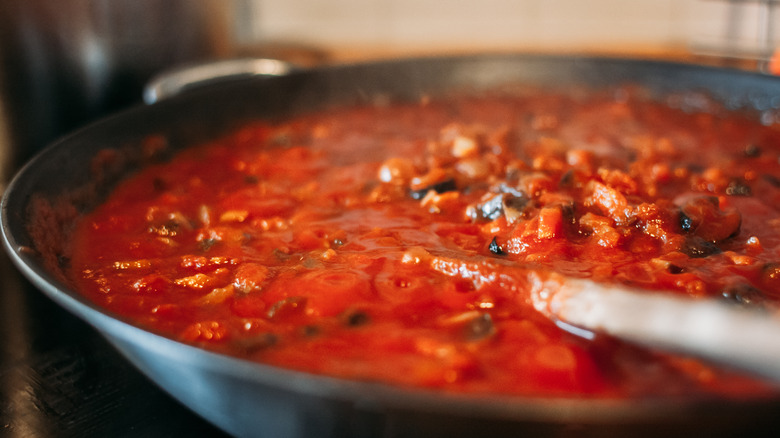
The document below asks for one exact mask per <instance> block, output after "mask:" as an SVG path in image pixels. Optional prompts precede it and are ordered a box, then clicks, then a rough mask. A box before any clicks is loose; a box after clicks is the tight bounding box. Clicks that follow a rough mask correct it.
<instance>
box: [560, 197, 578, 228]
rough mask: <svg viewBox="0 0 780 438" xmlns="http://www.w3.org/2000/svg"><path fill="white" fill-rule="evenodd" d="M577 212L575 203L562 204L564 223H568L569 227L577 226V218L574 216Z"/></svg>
mask: <svg viewBox="0 0 780 438" xmlns="http://www.w3.org/2000/svg"><path fill="white" fill-rule="evenodd" d="M575 210H576V205H575V204H574V202H569V203H568V204H561V215H562V216H563V221H564V222H566V223H568V224H569V225H576V224H577V217H576V216H575V215H574V212H575Z"/></svg>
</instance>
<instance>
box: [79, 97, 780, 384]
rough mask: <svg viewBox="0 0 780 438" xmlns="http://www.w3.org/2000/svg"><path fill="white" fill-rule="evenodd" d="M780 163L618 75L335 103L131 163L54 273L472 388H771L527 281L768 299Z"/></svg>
mask: <svg viewBox="0 0 780 438" xmlns="http://www.w3.org/2000/svg"><path fill="white" fill-rule="evenodd" d="M691 102H694V103H695V105H694V106H692V104H691ZM158 140H159V141H160V142H161V143H164V140H160V139H158ZM779 160H780V130H778V128H777V126H774V125H771V124H762V123H759V122H758V121H756V119H754V118H751V117H748V116H746V115H742V114H735V113H729V112H727V111H724V110H722V109H721V108H719V107H718V106H717V105H715V104H712V103H709V102H707V101H706V100H702V99H698V100H696V99H690V98H686V97H684V96H681V97H677V98H675V97H670V98H669V99H667V100H665V101H662V102H657V101H652V100H649V99H647V98H645V97H644V94H643V93H642V92H641V91H640V90H635V89H633V88H630V87H625V88H618V89H615V90H611V91H610V92H605V93H583V92H573V93H567V94H555V93H549V92H541V91H540V92H536V91H518V92H516V93H496V94H495V95H480V96H474V95H462V96H458V97H449V98H442V99H423V100H421V101H419V102H412V103H409V102H406V103H387V102H384V103H382V104H377V105H365V106H359V107H345V108H337V109H332V110H328V111H321V112H316V113H311V114H304V115H300V116H296V117H292V118H288V119H285V120H280V121H258V122H256V123H253V124H250V125H247V126H246V127H245V128H243V129H241V130H239V131H237V132H235V133H233V134H231V135H228V136H226V137H224V138H222V139H220V140H219V141H215V142H212V143H210V144H205V145H202V146H198V147H193V148H191V149H188V150H186V151H183V152H180V153H178V154H177V155H176V156H175V158H173V159H172V160H170V161H169V162H165V163H159V164H155V165H151V166H148V167H146V168H144V169H143V170H141V171H140V172H139V173H137V174H136V175H134V176H133V177H131V178H129V179H128V180H126V181H125V182H123V183H122V184H121V185H120V186H119V187H118V188H117V189H116V190H115V191H114V192H113V194H112V195H111V196H110V198H109V199H108V200H107V201H106V202H105V203H103V204H102V205H101V206H99V207H98V208H96V209H95V210H94V211H92V212H91V213H89V214H88V215H86V216H85V217H83V218H82V219H81V220H80V222H79V225H78V228H77V230H76V231H75V234H74V237H73V242H72V244H73V257H72V260H71V264H70V266H71V273H72V274H73V276H74V277H75V278H76V281H77V283H78V287H79V288H80V290H81V291H83V293H84V294H85V295H86V296H88V297H89V298H90V299H92V300H94V301H95V302H97V303H99V304H100V305H101V306H104V307H105V308H107V309H109V310H110V311H112V312H114V313H116V314H119V315H121V316H122V317H123V318H125V319H128V320H130V321H132V322H133V323H135V324H137V325H139V326H141V327H144V328H146V329H149V330H152V331H154V332H157V333H161V334H163V335H165V336H168V337H171V338H174V339H177V340H180V341H183V342H186V343H190V344H193V345H197V346H201V347H203V348H206V349H209V350H214V351H217V352H221V353H225V354H228V355H232V356H237V357H241V358H246V359H249V360H253V361H257V362H262V363H267V364H273V365H278V366H281V367H285V368H290V369H295V370H302V371H305V372H311V373H317V374H325V375H330V376H337V377H344V378H349V379H358V380H368V381H381V382H387V383H389V384H393V385H400V386H405V387H418V388H431V389H438V390H445V391H451V392H464V393H474V394H511V395H522V396H553V397H558V396H567V397H568V396H576V397H583V396H585V397H609V398H621V397H629V398H631V397H647V396H670V395H688V396H689V395H696V394H699V395H705V394H721V395H728V396H751V395H755V394H768V393H770V392H771V390H770V389H768V388H767V387H766V386H764V385H763V384H762V383H760V382H757V381H754V380H751V379H749V378H746V377H743V376H739V375H737V374H734V373H730V372H728V371H725V370H722V369H719V368H716V367H714V366H711V365H708V364H705V363H702V362H699V361H697V360H695V359H692V358H686V357H679V356H674V355H669V354H664V353H660V352H655V351H648V350H645V349H641V348H638V347H634V346H631V345H627V344H624V343H622V342H619V341H617V340H614V339H609V338H606V337H604V336H596V337H595V339H591V340H588V339H583V338H579V337H576V336H573V335H571V334H568V333H566V332H564V331H562V330H560V329H559V328H558V327H556V325H555V324H554V323H553V322H551V321H549V320H548V319H547V318H546V317H544V316H543V315H541V314H539V313H537V312H536V311H535V310H534V309H533V306H532V304H531V302H530V297H529V292H528V279H527V278H528V277H527V276H528V273H529V272H534V271H542V272H557V273H559V274H563V275H564V276H569V277H577V278H590V279H593V280H595V281H604V282H619V283H624V284H628V285H631V286H634V287H641V288H645V289H647V290H648V293H677V294H683V295H687V296H692V297H697V298H699V297H700V298H711V299H717V300H724V301H727V302H731V303H732V304H733V305H734V306H746V307H755V308H759V309H763V310H764V311H769V312H775V311H776V310H775V308H776V303H777V302H778V300H780V215H778V206H780V170H779V169H780V161H779ZM654 291H655V292H654ZM660 291H664V292H660Z"/></svg>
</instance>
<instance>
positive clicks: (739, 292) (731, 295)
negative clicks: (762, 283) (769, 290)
mask: <svg viewBox="0 0 780 438" xmlns="http://www.w3.org/2000/svg"><path fill="white" fill-rule="evenodd" d="M721 295H722V296H723V298H725V299H726V301H727V302H730V303H733V304H739V305H741V306H749V307H763V306H764V303H765V302H766V296H765V295H764V293H763V292H761V291H760V290H759V289H757V288H755V287H753V286H751V285H749V284H745V283H738V284H734V285H731V286H727V287H726V288H724V289H723V291H722V292H721Z"/></svg>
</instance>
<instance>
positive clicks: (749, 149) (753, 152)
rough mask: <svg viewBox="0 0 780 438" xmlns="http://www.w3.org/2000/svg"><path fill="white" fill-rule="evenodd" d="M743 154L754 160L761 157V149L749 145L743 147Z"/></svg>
mask: <svg viewBox="0 0 780 438" xmlns="http://www.w3.org/2000/svg"><path fill="white" fill-rule="evenodd" d="M744 154H745V156H746V157H748V158H756V157H760V156H761V148H760V147H758V145H755V144H752V143H751V144H749V145H747V146H745V151H744Z"/></svg>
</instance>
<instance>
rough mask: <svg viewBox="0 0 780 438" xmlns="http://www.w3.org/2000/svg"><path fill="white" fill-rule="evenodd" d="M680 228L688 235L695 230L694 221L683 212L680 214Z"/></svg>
mask: <svg viewBox="0 0 780 438" xmlns="http://www.w3.org/2000/svg"><path fill="white" fill-rule="evenodd" d="M680 228H682V230H683V231H684V232H686V233H687V232H689V231H691V230H693V220H692V219H691V218H689V217H688V215H686V214H685V213H683V212H682V211H681V212H680Z"/></svg>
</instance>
